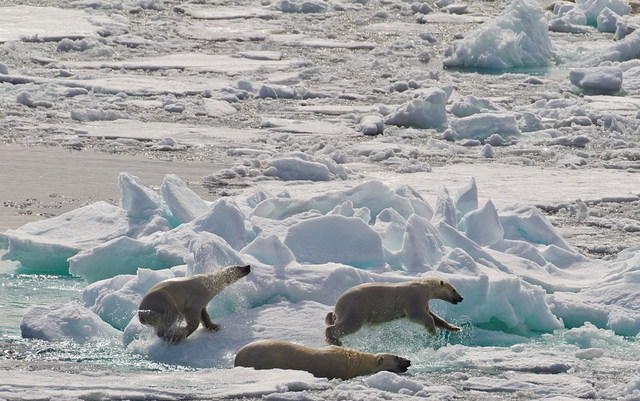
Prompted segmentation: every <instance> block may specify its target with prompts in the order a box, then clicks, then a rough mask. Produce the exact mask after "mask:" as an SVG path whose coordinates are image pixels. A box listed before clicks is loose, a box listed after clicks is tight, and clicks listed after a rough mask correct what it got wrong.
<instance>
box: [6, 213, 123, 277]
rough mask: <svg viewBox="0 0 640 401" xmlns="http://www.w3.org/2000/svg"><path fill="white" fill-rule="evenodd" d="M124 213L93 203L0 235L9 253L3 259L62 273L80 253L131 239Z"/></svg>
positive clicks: (32, 267)
mask: <svg viewBox="0 0 640 401" xmlns="http://www.w3.org/2000/svg"><path fill="white" fill-rule="evenodd" d="M126 214H127V213H126V211H125V210H123V209H121V208H119V207H117V206H113V205H110V204H108V203H106V202H97V203H94V204H91V205H88V206H84V207H81V208H79V209H76V210H72V211H70V212H68V213H65V214H63V215H60V216H57V217H53V218H51V219H48V220H41V221H34V222H31V223H27V224H25V225H24V226H22V227H20V228H18V229H16V230H7V231H5V232H4V233H2V234H0V242H2V240H3V241H5V242H6V244H7V246H8V249H9V252H7V253H6V254H5V255H4V259H8V260H16V261H18V262H20V263H21V264H22V266H24V267H28V268H31V269H37V270H43V271H51V272H59V273H66V272H67V270H68V267H69V264H68V263H67V259H68V258H69V257H71V256H73V255H75V254H76V253H78V252H79V251H81V250H85V249H91V248H93V247H96V246H98V245H100V244H103V243H104V242H106V241H109V240H111V239H113V238H118V237H121V236H126V235H131V234H132V233H131V226H130V224H129V219H128V218H127V215H126Z"/></svg>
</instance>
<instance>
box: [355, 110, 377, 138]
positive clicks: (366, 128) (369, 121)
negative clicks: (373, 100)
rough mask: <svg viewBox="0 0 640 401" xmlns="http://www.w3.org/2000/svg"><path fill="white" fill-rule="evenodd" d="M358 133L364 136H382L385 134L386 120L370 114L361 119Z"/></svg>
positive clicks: (357, 127)
mask: <svg viewBox="0 0 640 401" xmlns="http://www.w3.org/2000/svg"><path fill="white" fill-rule="evenodd" d="M356 131H358V132H362V133H363V134H364V135H382V134H383V132H384V120H383V119H382V117H380V116H379V115H377V114H369V115H366V116H364V117H362V118H361V119H360V122H359V123H358V125H357V126H356Z"/></svg>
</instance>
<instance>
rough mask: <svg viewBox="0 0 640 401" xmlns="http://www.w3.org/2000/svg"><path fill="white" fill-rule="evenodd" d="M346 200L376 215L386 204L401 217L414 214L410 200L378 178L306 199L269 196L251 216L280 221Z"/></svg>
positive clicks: (332, 206)
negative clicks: (346, 188)
mask: <svg viewBox="0 0 640 401" xmlns="http://www.w3.org/2000/svg"><path fill="white" fill-rule="evenodd" d="M347 200H350V201H351V203H352V204H353V206H354V207H356V208H359V207H366V208H368V209H369V210H370V211H371V215H372V216H377V215H378V214H379V213H380V212H381V211H382V210H384V209H386V208H388V207H391V208H393V209H395V211H397V212H398V213H399V214H400V215H401V216H402V217H404V218H408V217H409V216H410V215H411V214H413V213H414V209H413V204H412V202H411V199H408V198H407V197H404V196H400V195H398V194H396V193H395V192H393V191H392V190H391V189H390V188H389V187H387V186H386V185H385V184H383V183H382V182H380V181H368V182H365V183H363V184H360V185H357V186H355V187H353V188H350V189H348V190H345V191H338V192H329V193H327V194H324V195H319V196H315V197H311V198H309V199H306V200H300V199H292V198H278V197H272V198H268V199H265V200H264V201H262V202H260V204H258V205H257V206H256V207H255V209H254V210H253V212H252V216H260V217H267V218H269V219H276V220H282V219H283V218H286V217H288V216H293V215H296V214H298V213H301V212H305V211H309V210H317V211H319V212H320V213H323V214H324V213H328V212H329V211H331V210H332V209H333V208H335V207H336V206H337V205H340V204H342V203H344V202H345V201H347Z"/></svg>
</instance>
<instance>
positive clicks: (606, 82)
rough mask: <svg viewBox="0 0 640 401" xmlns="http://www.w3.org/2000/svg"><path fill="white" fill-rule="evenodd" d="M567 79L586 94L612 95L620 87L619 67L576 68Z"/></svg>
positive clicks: (620, 72) (620, 73)
mask: <svg viewBox="0 0 640 401" xmlns="http://www.w3.org/2000/svg"><path fill="white" fill-rule="evenodd" d="M569 79H570V80H571V83H572V84H574V85H575V86H577V87H579V88H580V89H582V90H584V91H585V92H587V93H588V94H595V95H612V94H616V93H618V92H619V91H620V89H622V69H620V67H594V68H577V69H575V70H572V71H571V72H570V73H569Z"/></svg>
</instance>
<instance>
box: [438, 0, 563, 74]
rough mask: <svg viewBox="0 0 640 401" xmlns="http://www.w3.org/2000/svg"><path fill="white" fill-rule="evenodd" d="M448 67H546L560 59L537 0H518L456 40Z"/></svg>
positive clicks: (447, 52)
mask: <svg viewBox="0 0 640 401" xmlns="http://www.w3.org/2000/svg"><path fill="white" fill-rule="evenodd" d="M445 57H446V58H445V59H444V65H445V67H477V68H487V69H507V68H514V67H542V66H547V65H550V64H552V63H553V62H554V61H555V59H556V54H555V50H554V47H553V44H552V43H551V39H550V38H549V34H548V31H547V22H546V19H545V16H544V11H543V10H542V9H541V7H540V5H539V4H538V2H536V1H533V0H514V1H513V2H511V4H510V5H509V6H508V7H507V8H506V9H505V10H504V11H503V13H502V14H501V15H500V16H498V18H496V19H495V20H493V21H491V22H487V23H485V24H483V25H481V26H480V27H478V28H477V29H476V30H474V31H472V32H470V33H468V34H467V35H466V37H465V38H464V39H462V40H458V41H456V42H453V43H452V44H451V45H450V46H449V48H448V49H447V50H446V52H445Z"/></svg>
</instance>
